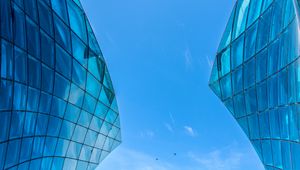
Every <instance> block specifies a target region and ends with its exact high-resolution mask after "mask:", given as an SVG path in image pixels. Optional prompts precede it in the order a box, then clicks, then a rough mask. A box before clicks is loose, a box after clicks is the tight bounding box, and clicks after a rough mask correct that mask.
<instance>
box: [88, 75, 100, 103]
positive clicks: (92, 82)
mask: <svg viewBox="0 0 300 170" xmlns="http://www.w3.org/2000/svg"><path fill="white" fill-rule="evenodd" d="M100 88H101V84H100V82H99V81H98V80H97V79H96V78H95V77H94V76H92V75H91V74H90V73H88V74H87V83H86V91H87V92H89V93H90V94H91V95H92V96H93V97H95V98H98V97H99V93H100Z"/></svg>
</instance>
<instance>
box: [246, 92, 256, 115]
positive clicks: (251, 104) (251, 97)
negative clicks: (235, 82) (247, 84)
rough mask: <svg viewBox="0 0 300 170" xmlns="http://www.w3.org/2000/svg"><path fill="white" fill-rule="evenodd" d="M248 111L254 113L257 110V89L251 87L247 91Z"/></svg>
mask: <svg viewBox="0 0 300 170" xmlns="http://www.w3.org/2000/svg"><path fill="white" fill-rule="evenodd" d="M245 104H246V113H247V114H252V113H255V112H256V111H257V97H256V89H255V87H254V88H251V89H248V90H247V91H246V92H245Z"/></svg>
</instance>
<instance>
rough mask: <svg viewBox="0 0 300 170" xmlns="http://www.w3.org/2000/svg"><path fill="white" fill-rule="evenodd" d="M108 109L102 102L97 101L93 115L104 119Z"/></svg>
mask: <svg viewBox="0 0 300 170" xmlns="http://www.w3.org/2000/svg"><path fill="white" fill-rule="evenodd" d="M108 109H109V108H108V107H107V106H105V105H104V104H103V103H101V102H99V101H98V103H97V106H96V110H95V115H96V116H97V117H99V118H101V119H104V118H105V117H106V114H107V112H108Z"/></svg>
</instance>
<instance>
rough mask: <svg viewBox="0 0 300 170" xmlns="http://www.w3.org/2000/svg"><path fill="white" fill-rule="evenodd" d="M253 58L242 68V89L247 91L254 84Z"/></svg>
mask: <svg viewBox="0 0 300 170" xmlns="http://www.w3.org/2000/svg"><path fill="white" fill-rule="evenodd" d="M255 61H256V60H255V58H253V59H252V60H250V61H248V62H247V63H245V66H244V88H245V89H247V88H249V87H251V86H253V85H254V83H255V74H254V73H255Z"/></svg>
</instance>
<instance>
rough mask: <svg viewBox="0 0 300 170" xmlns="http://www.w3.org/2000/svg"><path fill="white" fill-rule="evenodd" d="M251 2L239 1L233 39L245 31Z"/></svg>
mask: <svg viewBox="0 0 300 170" xmlns="http://www.w3.org/2000/svg"><path fill="white" fill-rule="evenodd" d="M249 4H250V0H239V1H237V7H236V13H235V20H234V28H233V39H235V38H237V37H238V36H239V35H240V34H241V33H242V32H243V31H245V27H246V21H247V15H248V9H249Z"/></svg>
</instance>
